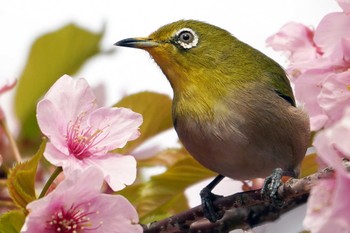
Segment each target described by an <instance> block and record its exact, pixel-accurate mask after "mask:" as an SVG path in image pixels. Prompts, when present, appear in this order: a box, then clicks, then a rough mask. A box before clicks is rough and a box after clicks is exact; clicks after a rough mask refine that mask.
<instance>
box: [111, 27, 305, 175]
mask: <svg viewBox="0 0 350 233" xmlns="http://www.w3.org/2000/svg"><path fill="white" fill-rule="evenodd" d="M184 33H189V34H192V36H193V37H192V39H194V40H193V41H192V42H191V41H190V40H188V43H186V42H187V40H185V39H187V38H188V36H190V35H189V34H186V35H185V34H184ZM181 36H185V37H183V38H180V37H181ZM190 38H191V37H190ZM196 39H198V41H196ZM117 45H120V46H127V47H137V48H142V49H145V50H146V51H148V52H149V53H150V54H151V56H152V57H153V58H154V60H155V61H156V63H157V64H158V65H159V66H160V68H161V69H162V71H163V73H164V74H165V75H166V77H167V78H168V80H169V82H170V84H171V86H172V88H173V90H174V100H173V120H174V126H175V129H176V131H177V133H178V135H179V138H180V140H181V141H182V143H183V144H184V146H185V147H186V149H187V150H188V151H189V152H190V153H191V155H192V156H193V157H194V158H196V159H197V160H198V161H199V162H200V163H202V164H203V165H204V166H206V167H208V168H209V169H211V170H214V171H216V172H218V173H220V174H222V175H224V176H228V177H231V178H234V179H241V180H242V179H251V178H256V177H265V176H267V175H269V174H270V173H271V172H272V171H273V170H274V169H275V168H282V169H283V170H285V171H289V172H293V173H294V174H298V172H299V166H300V163H301V161H302V158H303V157H304V154H305V151H306V148H307V142H308V139H309V123H308V117H307V116H306V115H305V113H304V112H303V111H301V110H300V109H298V108H296V107H295V106H294V105H295V102H294V97H293V93H292V89H291V87H290V84H289V81H288V79H287V77H286V75H285V72H284V70H283V69H282V68H281V67H280V66H279V65H278V64H277V63H276V62H274V61H273V60H272V59H270V58H268V57H267V56H265V55H264V54H262V53H260V52H259V51H257V50H255V49H254V48H252V47H250V46H248V45H247V44H245V43H243V42H241V41H239V40H238V39H236V38H235V37H233V36H232V35H231V34H230V33H228V32H227V31H225V30H223V29H221V28H218V27H216V26H213V25H210V24H206V23H203V22H199V21H194V20H181V21H177V22H174V23H172V24H168V25H165V26H163V27H161V28H160V29H158V30H157V31H156V32H154V33H152V34H151V35H150V36H149V37H147V38H137V39H135V38H134V39H126V40H123V41H120V42H118V43H117Z"/></svg>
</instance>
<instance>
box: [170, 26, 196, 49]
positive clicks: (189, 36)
mask: <svg viewBox="0 0 350 233" xmlns="http://www.w3.org/2000/svg"><path fill="white" fill-rule="evenodd" d="M175 42H176V43H177V44H178V45H180V46H181V47H182V48H184V49H190V48H193V47H196V46H197V44H198V36H197V34H196V33H195V32H194V31H193V30H192V29H190V28H183V29H181V30H179V31H178V32H176V34H175Z"/></svg>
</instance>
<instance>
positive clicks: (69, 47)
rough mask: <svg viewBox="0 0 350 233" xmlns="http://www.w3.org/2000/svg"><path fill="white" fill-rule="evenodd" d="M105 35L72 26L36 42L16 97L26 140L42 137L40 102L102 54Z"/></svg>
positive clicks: (49, 34)
mask: <svg viewBox="0 0 350 233" xmlns="http://www.w3.org/2000/svg"><path fill="white" fill-rule="evenodd" d="M102 35H103V31H102V32H100V33H92V32H90V31H87V30H85V29H82V28H80V27H78V26H76V25H74V24H68V25H66V26H64V27H62V28H60V29H58V30H57V31H54V32H51V33H48V34H45V35H43V36H40V37H39V38H38V39H37V40H36V41H35V42H34V44H33V45H32V48H31V51H30V53H29V57H28V60H27V64H26V66H25V67H24V70H23V73H22V75H21V76H20V78H19V81H18V84H17V91H16V95H15V113H16V115H17V117H18V119H19V120H20V123H21V125H22V132H21V136H22V137H23V138H27V139H28V138H29V139H33V138H37V137H38V136H39V135H40V132H39V129H38V126H37V123H36V118H35V109H36V104H37V102H38V100H39V98H40V97H41V96H43V95H44V94H45V92H46V91H47V90H48V89H49V87H51V86H52V84H53V83H54V82H55V81H56V80H57V79H58V78H59V77H61V76H62V75H63V74H73V73H75V72H76V71H77V70H78V69H79V68H80V67H81V66H82V65H83V64H84V62H86V60H87V59H89V58H90V57H92V56H93V55H95V54H97V53H99V52H100V49H99V43H100V41H101V38H102Z"/></svg>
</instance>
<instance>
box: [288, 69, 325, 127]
mask: <svg viewBox="0 0 350 233" xmlns="http://www.w3.org/2000/svg"><path fill="white" fill-rule="evenodd" d="M329 73H330V71H328V70H323V69H314V70H308V71H306V72H305V73H303V74H302V75H300V76H299V77H298V78H297V79H296V80H295V83H294V84H295V97H296V99H297V100H298V101H299V102H300V103H301V104H303V107H305V110H306V111H307V113H308V114H309V116H310V127H311V130H312V131H314V130H318V129H320V128H322V127H323V125H324V124H325V123H326V122H327V120H328V117H327V115H326V114H325V113H324V110H323V109H322V108H321V107H320V105H319V102H318V96H319V94H320V92H321V89H322V84H323V80H324V79H325V78H326V77H327V75H328V74H329Z"/></svg>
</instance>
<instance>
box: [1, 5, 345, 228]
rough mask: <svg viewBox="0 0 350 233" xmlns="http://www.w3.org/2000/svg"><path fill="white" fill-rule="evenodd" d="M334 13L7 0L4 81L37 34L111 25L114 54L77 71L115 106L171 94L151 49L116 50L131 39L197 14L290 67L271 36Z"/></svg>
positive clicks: (287, 221) (295, 224)
mask: <svg viewBox="0 0 350 233" xmlns="http://www.w3.org/2000/svg"><path fill="white" fill-rule="evenodd" d="M333 11H340V8H339V6H338V5H337V3H336V2H335V1H334V0H250V1H249V0H231V1H223V0H216V1H207V0H201V1H186V0H177V1H152V0H143V1H137V0H134V1H117V0H114V1H112V0H92V1H88V0H85V1H83V0H61V1H50V0H31V1H23V0H11V1H5V0H1V2H0V30H1V35H0V64H1V65H0V79H3V78H10V79H11V78H16V77H19V76H20V74H21V71H22V69H23V66H24V65H25V60H26V57H27V55H28V52H29V49H30V46H31V44H32V42H33V41H34V39H35V38H36V37H37V36H39V35H41V34H42V33H46V32H48V31H51V30H55V29H58V28H60V27H62V26H63V25H64V24H66V23H69V22H74V23H77V24H78V25H80V26H82V27H85V28H87V29H91V30H93V31H99V30H100V29H101V28H102V26H103V25H105V26H106V34H105V37H104V38H103V41H102V48H103V50H109V49H116V50H117V52H116V53H114V54H113V55H104V56H97V57H95V58H93V59H91V60H90V61H89V62H88V63H87V64H85V65H84V67H83V68H82V69H81V70H80V71H79V73H78V74H77V75H76V76H79V77H81V76H82V77H85V78H86V79H87V80H88V81H89V82H90V84H92V85H98V84H100V83H103V84H104V85H105V88H106V92H107V97H108V98H107V100H106V102H107V104H113V103H115V102H116V101H117V100H118V99H119V98H121V97H122V96H123V95H124V94H130V93H135V92H138V91H142V90H152V91H157V92H161V93H166V94H169V95H172V90H171V88H170V85H169V84H168V82H167V80H166V79H165V77H164V76H163V74H162V73H161V72H160V70H159V68H158V67H157V65H156V64H155V63H154V62H153V61H152V60H151V59H150V58H149V55H148V54H147V53H146V52H144V51H141V50H136V49H127V48H116V47H113V44H114V43H115V42H116V41H118V40H120V39H124V38H128V37H133V36H147V35H148V34H150V33H151V32H153V31H154V30H156V29H157V28H158V27H160V26H162V25H164V24H167V23H170V22H173V21H176V20H179V19H197V20H201V21H206V22H208V23H211V24H214V25H217V26H220V27H222V28H224V29H226V30H228V31H230V32H231V33H232V34H233V35H235V36H236V37H238V38H239V39H241V40H243V41H245V42H247V43H248V44H250V45H252V46H253V47H255V48H257V49H259V50H260V51H262V52H264V53H265V54H267V55H269V56H270V57H272V58H274V59H275V60H277V61H278V62H279V63H280V64H282V65H284V66H285V64H286V59H285V58H284V57H282V56H280V54H277V53H276V52H274V51H272V50H271V49H269V48H267V47H266V44H265V40H266V38H267V37H269V36H270V35H272V34H274V33H275V32H277V31H278V29H279V28H280V27H281V26H282V25H284V24H285V23H287V22H289V21H297V22H302V23H304V24H305V25H308V26H313V27H315V26H317V24H318V22H319V21H320V20H321V18H322V17H323V16H324V15H326V14H327V13H329V12H333ZM11 95H12V93H9V94H5V95H4V96H2V100H1V101H2V102H1V104H2V105H3V106H4V108H5V110H6V114H7V115H8V116H11ZM10 124H11V126H12V128H13V129H14V128H15V127H14V123H13V122H12V121H10ZM169 135H170V136H169ZM164 137H166V138H169V140H166V141H167V142H168V143H165V144H166V145H169V144H170V145H171V144H175V141H176V137H175V133H174V132H173V131H171V132H168V134H167V135H166V136H164ZM163 141H164V140H163ZM169 142H170V143H169ZM194 202H195V201H194ZM292 214H293V213H292ZM303 215H304V209H303V208H301V209H298V210H297V211H294V215H288V216H287V217H285V218H283V219H282V220H281V221H282V222H280V223H279V224H277V225H276V224H274V227H273V230H271V229H270V228H269V230H266V231H265V227H262V228H260V229H259V232H269V233H271V232H272V233H273V232H276V233H277V232H285V233H288V232H291V233H292V232H293V233H295V232H298V231H300V230H301V229H302V228H301V221H302V218H303Z"/></svg>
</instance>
